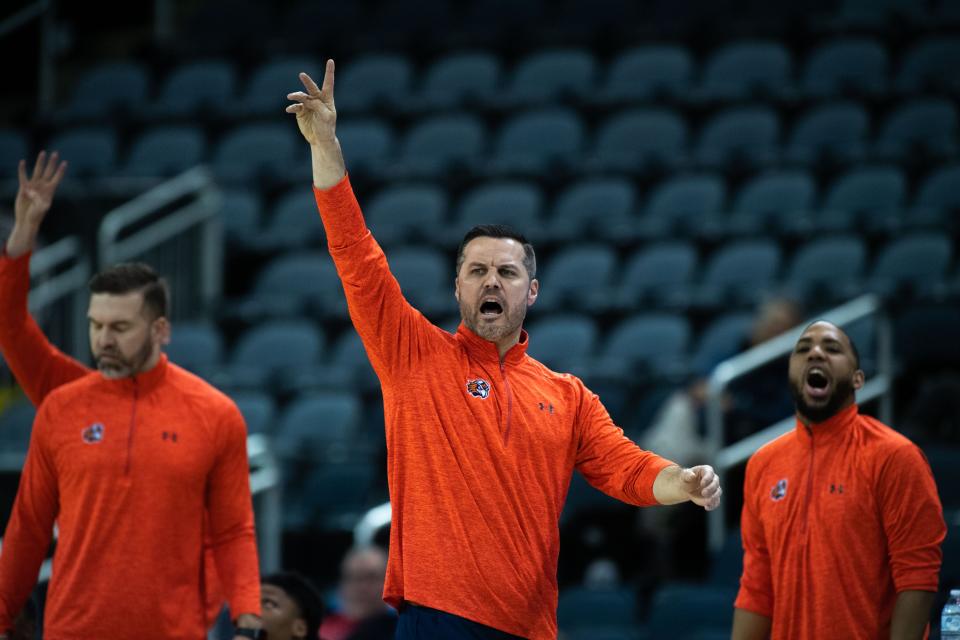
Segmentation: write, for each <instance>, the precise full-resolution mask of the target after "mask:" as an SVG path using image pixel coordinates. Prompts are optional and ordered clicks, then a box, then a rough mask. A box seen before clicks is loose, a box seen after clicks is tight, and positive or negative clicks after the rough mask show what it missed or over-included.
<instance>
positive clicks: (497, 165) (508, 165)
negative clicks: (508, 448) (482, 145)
mask: <svg viewBox="0 0 960 640" xmlns="http://www.w3.org/2000/svg"><path fill="white" fill-rule="evenodd" d="M584 129H585V127H584V124H583V122H582V121H581V119H580V116H579V115H577V113H576V112H574V111H568V110H565V109H546V110H543V111H532V112H528V113H523V114H520V115H518V116H514V117H513V118H511V119H509V120H508V121H507V122H506V123H505V124H504V125H503V127H502V128H501V129H500V131H499V132H498V133H497V136H496V142H495V144H494V151H493V155H492V157H491V159H490V162H489V164H488V170H489V171H490V172H492V173H494V174H533V175H540V174H546V173H547V172H548V171H550V170H552V169H553V168H554V167H555V166H558V165H559V166H561V167H566V166H568V165H570V164H572V163H573V162H574V161H576V160H579V158H580V155H581V150H582V147H583V144H584Z"/></svg>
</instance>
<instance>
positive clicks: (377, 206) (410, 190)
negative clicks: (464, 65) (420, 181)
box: [364, 184, 448, 246]
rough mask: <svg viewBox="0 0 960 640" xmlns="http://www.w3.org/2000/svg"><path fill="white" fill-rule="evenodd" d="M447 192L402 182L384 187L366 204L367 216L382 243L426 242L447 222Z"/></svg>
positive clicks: (376, 236) (374, 234) (369, 223)
mask: <svg viewBox="0 0 960 640" xmlns="http://www.w3.org/2000/svg"><path fill="white" fill-rule="evenodd" d="M447 207H448V203H447V194H446V191H444V190H443V189H441V188H439V187H436V186H433V185H415V184H400V185H397V186H391V187H387V188H385V189H383V190H382V191H380V192H379V193H377V194H376V195H375V196H374V197H373V199H372V200H371V201H370V204H368V205H367V206H366V207H365V212H364V217H365V218H366V220H367V226H368V227H369V228H370V230H371V232H373V237H374V238H376V239H377V241H378V242H379V243H380V244H381V246H389V245H394V244H399V243H402V242H408V241H409V242H419V243H423V242H424V241H425V240H428V239H429V238H430V230H431V229H436V228H438V227H440V226H442V225H443V224H444V222H445V221H446V217H447Z"/></svg>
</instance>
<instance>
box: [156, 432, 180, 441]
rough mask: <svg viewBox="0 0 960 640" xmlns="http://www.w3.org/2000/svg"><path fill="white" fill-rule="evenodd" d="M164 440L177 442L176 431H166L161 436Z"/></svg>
mask: <svg viewBox="0 0 960 640" xmlns="http://www.w3.org/2000/svg"><path fill="white" fill-rule="evenodd" d="M160 437H161V438H162V439H164V440H169V441H170V442H176V441H177V432H176V431H164V432H163V434H161V436H160Z"/></svg>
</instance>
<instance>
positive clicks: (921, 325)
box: [893, 299, 960, 429]
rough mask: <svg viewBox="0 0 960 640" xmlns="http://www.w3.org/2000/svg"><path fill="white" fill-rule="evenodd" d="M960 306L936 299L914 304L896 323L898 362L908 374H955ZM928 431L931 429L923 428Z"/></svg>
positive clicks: (959, 353)
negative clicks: (917, 372) (916, 372)
mask: <svg viewBox="0 0 960 640" xmlns="http://www.w3.org/2000/svg"><path fill="white" fill-rule="evenodd" d="M958 326H960V306H958V305H957V304H944V303H943V302H938V301H937V300H936V299H934V300H933V301H932V302H931V303H929V304H920V303H918V302H914V303H912V304H910V305H908V306H907V307H906V308H905V309H904V310H903V311H901V312H900V313H899V314H898V315H897V316H896V317H895V319H894V329H893V344H894V347H895V349H896V352H897V359H898V361H899V362H900V363H901V365H902V366H903V367H904V369H905V370H909V371H928V370H931V369H935V370H951V371H953V370H955V367H956V363H957V362H958V361H960V341H958V340H956V334H957V327H958ZM923 426H924V428H925V429H927V428H930V425H927V424H924V425H923Z"/></svg>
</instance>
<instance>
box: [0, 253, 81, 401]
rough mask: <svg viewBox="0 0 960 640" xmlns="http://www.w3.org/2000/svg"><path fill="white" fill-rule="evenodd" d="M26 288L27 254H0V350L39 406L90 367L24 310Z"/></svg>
mask: <svg viewBox="0 0 960 640" xmlns="http://www.w3.org/2000/svg"><path fill="white" fill-rule="evenodd" d="M29 291H30V254H29V253H27V254H25V255H23V256H20V257H18V258H8V257H6V256H3V257H0V300H3V304H2V305H0V351H2V352H3V357H4V359H6V361H7V365H8V366H9V367H10V371H12V372H13V375H14V377H15V378H16V379H17V382H18V383H19V384H20V386H21V387H22V388H23V391H24V393H26V394H27V397H28V398H30V401H31V402H33V404H34V405H37V406H39V405H40V403H41V402H43V399H44V398H45V397H47V394H48V393H50V392H51V391H53V390H54V389H56V388H57V387H59V386H61V385H63V384H66V383H68V382H71V381H73V380H76V379H77V378H82V377H83V376H85V375H86V374H87V373H89V371H90V370H89V369H88V368H87V367H85V366H83V365H82V364H80V363H79V362H77V361H76V360H74V359H73V358H71V357H70V356H68V355H66V354H65V353H63V352H62V351H60V350H59V349H57V348H56V347H54V346H53V345H52V344H50V341H49V340H47V338H46V336H45V335H43V332H42V331H41V330H40V327H39V326H37V323H36V321H35V320H34V319H33V317H32V316H31V315H30V313H29V312H28V311H27V294H28V293H29Z"/></svg>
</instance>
